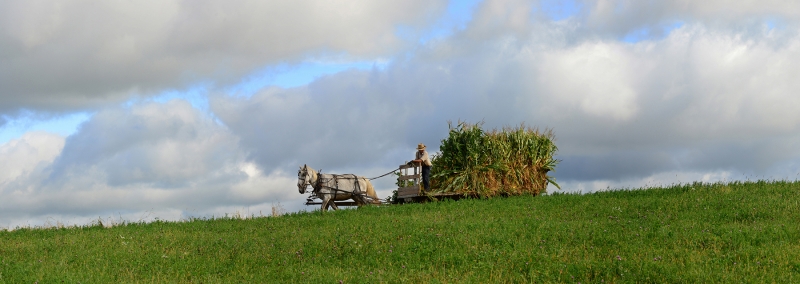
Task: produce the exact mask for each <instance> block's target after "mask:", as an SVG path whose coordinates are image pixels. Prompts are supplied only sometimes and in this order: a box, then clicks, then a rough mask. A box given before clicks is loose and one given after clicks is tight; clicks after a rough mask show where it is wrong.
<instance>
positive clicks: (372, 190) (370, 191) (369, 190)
mask: <svg viewBox="0 0 800 284" xmlns="http://www.w3.org/2000/svg"><path fill="white" fill-rule="evenodd" d="M364 181H366V182H367V196H369V197H372V201H373V203H379V202H380V199H378V194H377V193H375V188H374V187H372V183H371V182H369V180H367V179H365V180H364Z"/></svg>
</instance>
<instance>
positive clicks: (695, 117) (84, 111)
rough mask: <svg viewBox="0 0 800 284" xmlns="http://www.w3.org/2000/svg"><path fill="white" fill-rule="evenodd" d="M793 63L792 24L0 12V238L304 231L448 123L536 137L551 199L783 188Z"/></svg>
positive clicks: (798, 9) (531, 6) (565, 10)
mask: <svg viewBox="0 0 800 284" xmlns="http://www.w3.org/2000/svg"><path fill="white" fill-rule="evenodd" d="M795 62H800V3H799V2H796V1H783V0H764V1H733V2H731V1H717V0H710V1H689V0H660V1H659V0H654V1H631V0H597V1H588V0H587V1H581V0H574V1H555V0H541V1H517V0H484V1H442V0H426V1H419V0H402V1H394V0H386V1H358V0H347V1H313V0H301V1H266V2H265V1H246V0H243V1H177V0H158V1H112V2H109V1H92V0H65V1H30V0H24V1H23V0H8V1H2V2H0V228H9V229H13V228H16V227H24V226H52V225H57V224H64V225H83V224H88V223H91V222H94V221H96V220H98V219H103V220H112V221H116V222H120V221H127V222H139V221H151V220H155V219H156V218H158V219H160V220H184V219H187V218H192V217H200V218H202V217H211V216H224V215H225V214H229V215H230V214H239V215H256V216H258V215H262V214H263V215H268V213H269V212H271V209H272V208H273V207H280V208H283V209H284V210H286V211H290V212H292V211H298V210H314V209H316V208H315V207H313V208H312V207H306V206H304V205H303V202H304V200H305V198H306V196H305V195H302V194H300V193H299V192H298V191H297V186H296V181H297V180H296V171H297V169H298V167H300V166H302V165H304V164H307V165H308V166H310V167H312V168H314V169H321V170H322V171H323V172H325V173H354V174H357V175H361V176H367V177H373V176H378V175H381V174H383V173H386V172H388V171H391V170H392V169H394V168H396V167H397V166H398V165H400V164H402V163H404V162H405V161H408V160H411V159H412V158H413V154H414V151H415V150H414V149H415V147H416V145H417V143H425V144H426V145H428V149H429V152H431V153H435V152H436V151H437V150H438V145H439V142H440V141H441V140H442V139H444V138H446V135H447V130H448V128H447V127H448V121H452V122H457V121H460V120H461V121H467V122H483V123H484V124H483V125H484V128H487V129H489V128H495V127H503V126H515V125H519V124H520V123H524V124H525V125H528V126H535V127H539V128H540V129H552V130H553V132H554V133H555V136H556V145H557V146H558V148H559V151H558V153H557V158H558V159H559V160H561V162H560V163H559V165H558V166H557V167H556V171H555V172H554V173H553V176H555V178H556V181H557V182H558V183H559V184H560V185H561V189H560V190H558V189H556V188H553V187H550V188H549V189H548V191H550V192H556V191H562V192H583V193H588V192H595V191H603V190H609V189H619V188H639V187H643V186H656V185H669V184H674V183H688V182H694V181H701V182H717V181H733V180H757V179H766V180H781V179H783V180H796V179H798V178H800V112H798V111H796V109H797V108H798V107H800V80H797V79H796V78H800V65H798V64H794V63H795ZM373 183H374V185H375V187H376V189H377V191H378V194H379V196H381V197H385V196H388V195H390V194H391V191H392V190H393V187H394V185H393V184H394V181H393V180H391V178H384V179H378V180H375V181H373Z"/></svg>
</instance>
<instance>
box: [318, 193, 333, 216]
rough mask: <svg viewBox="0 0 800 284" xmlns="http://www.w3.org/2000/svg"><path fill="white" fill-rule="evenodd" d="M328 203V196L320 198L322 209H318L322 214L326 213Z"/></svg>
mask: <svg viewBox="0 0 800 284" xmlns="http://www.w3.org/2000/svg"><path fill="white" fill-rule="evenodd" d="M330 201H331V197H330V196H327V195H325V196H324V197H322V208H321V209H320V210H322V212H325V211H328V202H330Z"/></svg>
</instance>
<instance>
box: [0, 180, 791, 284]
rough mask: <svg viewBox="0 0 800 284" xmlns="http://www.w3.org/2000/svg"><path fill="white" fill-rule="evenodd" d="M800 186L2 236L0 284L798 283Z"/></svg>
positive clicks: (706, 187) (466, 203)
mask: <svg viewBox="0 0 800 284" xmlns="http://www.w3.org/2000/svg"><path fill="white" fill-rule="evenodd" d="M799 223H800V182H780V181H778V182H763V181H760V182H747V183H738V182H737V183H728V184H699V183H695V184H686V185H676V186H670V187H664V188H652V189H647V190H635V191H610V192H602V193H595V194H586V195H569V194H555V195H549V196H538V197H531V196H520V197H511V198H494V199H489V200H461V201H447V202H437V203H427V204H407V205H397V206H383V207H367V208H362V209H359V210H342V211H337V212H328V213H326V214H321V213H319V212H311V213H300V214H290V215H285V216H281V217H265V218H253V219H247V220H238V219H216V220H195V221H190V222H177V223H175V222H156V223H150V224H129V225H125V226H118V227H113V228H103V227H100V226H94V227H83V228H69V229H20V230H15V231H5V232H0V283H34V282H36V281H38V282H39V283H60V282H62V281H64V282H66V283H78V282H82V283H116V282H211V283H218V282H275V283H296V282H299V283H308V282H313V283H340V282H344V283H376V282H390V283H394V282H411V283H419V282H423V283H438V282H442V283H464V282H466V283H485V282H575V283H577V282H581V283H617V282H671V283H674V282H683V283H686V282H688V283H693V282H756V283H765V282H779V283H793V282H794V283H796V282H800V224H799Z"/></svg>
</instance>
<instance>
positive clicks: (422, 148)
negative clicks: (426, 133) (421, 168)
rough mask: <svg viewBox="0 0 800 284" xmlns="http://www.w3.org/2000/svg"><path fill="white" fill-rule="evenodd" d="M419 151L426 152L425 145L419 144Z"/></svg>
mask: <svg viewBox="0 0 800 284" xmlns="http://www.w3.org/2000/svg"><path fill="white" fill-rule="evenodd" d="M417 150H425V144H422V143H419V145H417Z"/></svg>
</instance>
